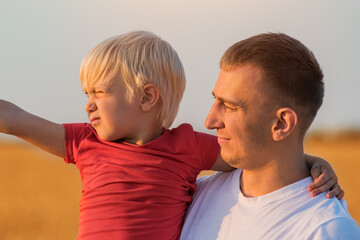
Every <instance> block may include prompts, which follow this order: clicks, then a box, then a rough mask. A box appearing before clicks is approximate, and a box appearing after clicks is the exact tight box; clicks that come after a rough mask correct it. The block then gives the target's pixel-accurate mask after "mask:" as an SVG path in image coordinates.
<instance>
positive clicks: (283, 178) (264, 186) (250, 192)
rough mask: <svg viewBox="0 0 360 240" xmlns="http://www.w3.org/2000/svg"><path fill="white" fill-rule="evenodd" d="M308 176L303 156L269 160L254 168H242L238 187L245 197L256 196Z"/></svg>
mask: <svg viewBox="0 0 360 240" xmlns="http://www.w3.org/2000/svg"><path fill="white" fill-rule="evenodd" d="M308 176H310V174H309V170H308V168H307V166H306V163H305V159H304V157H300V159H296V160H294V159H284V160H283V161H279V160H276V161H271V162H270V163H269V164H268V165H267V166H264V167H263V168H261V169H256V170H246V169H244V170H243V172H242V174H241V176H240V189H241V191H242V193H243V194H244V196H246V197H258V196H262V195H265V194H268V193H270V192H273V191H275V190H278V189H280V188H283V187H285V186H287V185H290V184H292V183H294V182H297V181H299V180H301V179H304V178H306V177H308Z"/></svg>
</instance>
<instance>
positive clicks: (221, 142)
mask: <svg viewBox="0 0 360 240" xmlns="http://www.w3.org/2000/svg"><path fill="white" fill-rule="evenodd" d="M217 140H218V143H219V145H222V144H225V143H227V142H228V141H229V140H230V138H224V137H218V138H217Z"/></svg>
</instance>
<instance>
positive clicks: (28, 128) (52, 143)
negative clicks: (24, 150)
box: [0, 100, 65, 158]
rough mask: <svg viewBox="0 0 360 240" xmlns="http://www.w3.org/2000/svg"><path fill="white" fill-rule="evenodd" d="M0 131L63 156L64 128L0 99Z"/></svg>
mask: <svg viewBox="0 0 360 240" xmlns="http://www.w3.org/2000/svg"><path fill="white" fill-rule="evenodd" d="M0 132H2V133H6V134H10V135H14V136H17V137H19V138H21V139H23V140H25V141H27V142H29V143H31V144H33V145H35V146H37V147H39V148H42V149H43V150H45V151H47V152H49V153H52V154H54V155H56V156H59V157H62V158H65V147H64V141H65V128H64V126H63V125H62V124H57V123H53V122H50V121H48V120H45V119H43V118H40V117H37V116H35V115H33V114H30V113H28V112H26V111H24V110H23V109H21V108H19V107H18V106H16V105H15V104H12V103H10V102H7V101H4V100H0Z"/></svg>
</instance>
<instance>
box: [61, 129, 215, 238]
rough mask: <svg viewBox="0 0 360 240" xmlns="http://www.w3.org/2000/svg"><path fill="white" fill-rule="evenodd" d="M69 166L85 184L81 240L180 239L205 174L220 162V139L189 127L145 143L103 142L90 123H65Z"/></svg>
mask: <svg viewBox="0 0 360 240" xmlns="http://www.w3.org/2000/svg"><path fill="white" fill-rule="evenodd" d="M64 126H65V132H66V137H65V149H66V159H65V161H66V162H67V163H74V164H76V166H77V167H78V169H79V171H80V174H81V179H82V183H83V190H82V196H81V200H80V219H79V234H78V239H87V240H89V239H94V240H95V239H96V240H99V239H111V240H114V239H122V240H124V239H152V240H153V239H161V240H165V239H171V240H173V239H178V238H179V236H180V233H181V228H182V225H183V220H184V216H185V212H186V208H187V206H188V204H189V203H190V202H191V201H192V194H193V193H194V191H195V189H196V185H195V181H196V177H197V175H198V174H199V172H200V171H201V170H204V169H210V168H211V167H212V165H213V164H214V163H215V160H216V157H217V154H218V151H219V146H218V143H217V140H216V137H214V136H212V135H208V134H204V133H198V132H195V131H194V130H193V128H192V127H191V126H190V125H189V124H183V125H180V126H179V127H177V128H174V129H172V130H165V131H164V133H163V135H162V136H160V137H159V138H157V139H155V140H153V141H151V142H149V143H146V144H144V145H132V144H128V143H125V142H120V143H115V142H106V141H103V140H101V139H100V138H99V137H98V136H97V134H96V131H95V130H94V129H93V128H92V127H91V125H90V124H86V123H78V124H64Z"/></svg>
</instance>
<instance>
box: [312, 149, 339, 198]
mask: <svg viewBox="0 0 360 240" xmlns="http://www.w3.org/2000/svg"><path fill="white" fill-rule="evenodd" d="M308 156H309V155H307V157H308ZM311 157H312V158H314V157H313V156H311ZM314 160H315V162H314V164H313V165H312V167H311V170H310V173H311V177H312V178H313V179H314V182H313V183H311V184H310V185H309V187H308V189H309V191H310V192H311V196H313V197H315V196H316V195H318V194H320V193H323V192H325V191H327V190H330V192H328V193H327V195H326V196H327V198H332V197H335V196H336V197H337V198H338V199H341V198H343V197H344V191H343V190H342V189H341V187H340V185H339V184H338V179H337V177H336V174H335V171H334V169H333V168H332V167H331V165H330V164H329V163H328V162H327V161H325V160H324V159H321V158H315V159H314Z"/></svg>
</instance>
